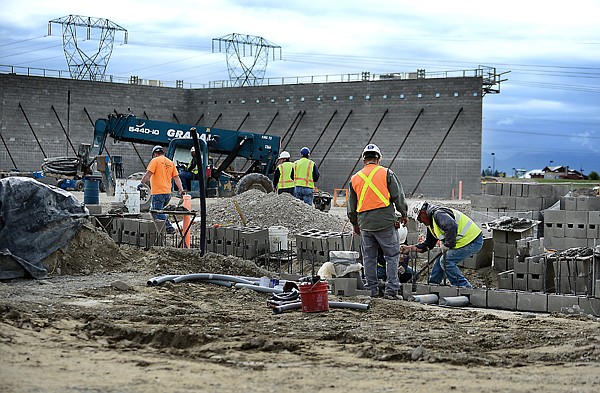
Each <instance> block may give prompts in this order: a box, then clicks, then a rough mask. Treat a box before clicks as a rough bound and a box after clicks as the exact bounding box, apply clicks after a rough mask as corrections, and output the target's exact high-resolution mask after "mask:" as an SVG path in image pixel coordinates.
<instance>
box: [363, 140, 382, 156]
mask: <svg viewBox="0 0 600 393" xmlns="http://www.w3.org/2000/svg"><path fill="white" fill-rule="evenodd" d="M369 153H374V154H376V155H377V158H378V159H381V150H379V147H377V145H376V144H374V143H369V144H368V145H367V146H365V148H364V150H363V152H362V155H363V158H365V155H370V154H369Z"/></svg>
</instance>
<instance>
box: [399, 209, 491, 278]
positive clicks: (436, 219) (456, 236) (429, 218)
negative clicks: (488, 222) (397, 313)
mask: <svg viewBox="0 0 600 393" xmlns="http://www.w3.org/2000/svg"><path fill="white" fill-rule="evenodd" d="M408 214H409V216H410V217H411V218H413V219H414V220H416V221H418V222H421V223H423V224H425V226H426V227H427V238H426V239H425V241H424V242H422V243H419V244H415V245H411V246H402V250H401V252H402V253H408V252H411V251H413V252H414V251H417V252H426V251H428V250H431V249H432V248H434V247H435V245H436V244H437V242H438V240H439V242H440V248H441V250H442V253H441V254H440V255H439V256H438V257H437V258H436V259H435V262H434V265H433V268H432V269H431V274H430V275H429V283H432V284H440V283H441V282H442V280H443V278H444V272H445V274H446V276H447V277H448V280H449V281H450V284H451V285H453V286H457V287H466V288H471V284H470V283H469V280H467V279H466V278H465V276H463V274H462V272H461V271H460V269H459V268H458V266H457V265H458V263H460V262H461V261H463V260H465V259H467V258H469V257H470V256H472V255H474V254H476V253H477V252H479V250H481V247H482V246H483V233H482V231H481V229H480V228H479V227H478V226H477V224H475V223H474V222H473V220H471V219H470V218H469V217H468V216H467V215H466V214H464V213H461V212H459V211H458V210H454V209H450V208H446V207H441V206H436V205H434V204H431V203H428V202H423V201H416V202H413V203H411V205H410V207H409V208H408Z"/></svg>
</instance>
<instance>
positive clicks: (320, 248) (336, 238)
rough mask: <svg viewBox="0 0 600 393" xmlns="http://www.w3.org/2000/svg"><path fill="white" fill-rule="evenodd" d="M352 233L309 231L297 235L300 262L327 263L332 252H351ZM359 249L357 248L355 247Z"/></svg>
mask: <svg viewBox="0 0 600 393" xmlns="http://www.w3.org/2000/svg"><path fill="white" fill-rule="evenodd" d="M353 237H354V236H353V234H352V233H342V232H329V231H323V230H320V229H309V230H307V231H303V232H301V233H298V234H297V235H296V250H297V255H298V260H306V261H311V262H321V263H323V262H327V261H328V260H329V252H330V251H343V250H351V249H352V242H353ZM354 248H357V247H354Z"/></svg>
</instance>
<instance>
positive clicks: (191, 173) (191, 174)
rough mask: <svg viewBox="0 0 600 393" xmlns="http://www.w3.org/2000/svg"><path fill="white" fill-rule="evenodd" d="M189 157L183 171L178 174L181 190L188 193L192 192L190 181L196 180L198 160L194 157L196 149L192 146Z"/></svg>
mask: <svg viewBox="0 0 600 393" xmlns="http://www.w3.org/2000/svg"><path fill="white" fill-rule="evenodd" d="M202 135H204V134H202ZM190 155H191V156H192V159H191V160H190V162H188V164H187V166H186V167H185V169H184V170H183V171H181V172H180V173H179V178H180V179H181V183H182V184H183V188H184V189H186V190H188V191H191V190H192V180H194V179H198V158H197V157H196V148H195V147H193V146H192V148H191V149H190Z"/></svg>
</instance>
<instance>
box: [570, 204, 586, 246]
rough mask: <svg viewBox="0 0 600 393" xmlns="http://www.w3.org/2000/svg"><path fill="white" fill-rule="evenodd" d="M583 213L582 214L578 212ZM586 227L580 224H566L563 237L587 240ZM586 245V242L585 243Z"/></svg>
mask: <svg viewBox="0 0 600 393" xmlns="http://www.w3.org/2000/svg"><path fill="white" fill-rule="evenodd" d="M580 213H583V212H580ZM587 226H588V224H587V223H585V224H581V223H575V224H572V223H567V224H566V227H565V237H567V238H575V239H587ZM586 245H587V242H586ZM583 247H585V246H583Z"/></svg>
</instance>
